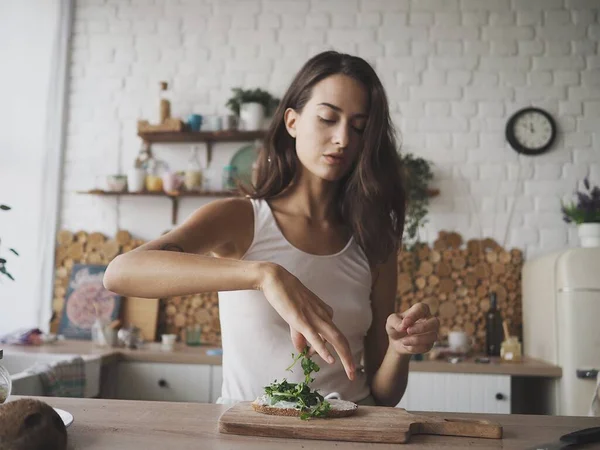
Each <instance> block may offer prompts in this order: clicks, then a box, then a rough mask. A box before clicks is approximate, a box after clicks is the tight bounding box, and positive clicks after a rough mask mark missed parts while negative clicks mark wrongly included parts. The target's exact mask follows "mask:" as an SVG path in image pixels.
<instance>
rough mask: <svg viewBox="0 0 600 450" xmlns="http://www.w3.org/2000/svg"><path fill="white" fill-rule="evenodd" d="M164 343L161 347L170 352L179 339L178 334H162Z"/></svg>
mask: <svg viewBox="0 0 600 450" xmlns="http://www.w3.org/2000/svg"><path fill="white" fill-rule="evenodd" d="M160 337H161V340H162V345H161V348H162V349H163V350H164V351H168V352H170V351H171V350H173V348H174V347H175V340H176V339H177V335H176V334H162V335H161V336H160Z"/></svg>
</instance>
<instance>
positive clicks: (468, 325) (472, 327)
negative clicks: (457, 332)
mask: <svg viewBox="0 0 600 450" xmlns="http://www.w3.org/2000/svg"><path fill="white" fill-rule="evenodd" d="M464 329H465V333H467V335H469V336H473V334H475V325H474V324H473V323H472V322H466V323H465V325H464Z"/></svg>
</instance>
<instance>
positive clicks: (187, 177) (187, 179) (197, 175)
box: [183, 146, 204, 191]
mask: <svg viewBox="0 0 600 450" xmlns="http://www.w3.org/2000/svg"><path fill="white" fill-rule="evenodd" d="M202 175H203V174H202V166H201V164H200V162H199V161H198V157H197V148H196V147H195V146H194V147H193V148H192V150H191V153H190V159H189V160H188V166H187V169H186V171H185V173H184V178H183V184H184V185H185V188H186V189H187V190H188V191H200V190H202V185H203V181H204V180H203V176H202Z"/></svg>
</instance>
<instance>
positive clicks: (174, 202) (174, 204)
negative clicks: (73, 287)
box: [77, 189, 440, 225]
mask: <svg viewBox="0 0 600 450" xmlns="http://www.w3.org/2000/svg"><path fill="white" fill-rule="evenodd" d="M77 193H78V194H86V195H101V196H106V197H125V196H129V197H165V198H169V199H171V223H172V224H173V225H176V224H177V215H178V212H179V199H180V198H182V197H238V196H240V195H241V194H240V193H239V192H238V191H175V192H169V193H167V192H147V191H143V192H127V191H125V192H113V191H103V190H101V189H91V190H89V191H77ZM428 193H429V196H430V197H436V196H438V195H440V190H439V189H429V191H428Z"/></svg>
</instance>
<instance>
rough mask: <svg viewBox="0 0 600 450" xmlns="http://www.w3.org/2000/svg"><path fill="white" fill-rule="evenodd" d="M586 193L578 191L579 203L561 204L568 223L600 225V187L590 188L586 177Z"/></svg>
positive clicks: (584, 181) (576, 193)
mask: <svg viewBox="0 0 600 450" xmlns="http://www.w3.org/2000/svg"><path fill="white" fill-rule="evenodd" d="M583 186H584V187H585V191H576V192H575V195H576V196H577V202H576V203H575V202H572V203H570V204H568V205H567V204H564V203H563V202H561V206H562V208H561V211H562V213H563V220H564V221H565V222H567V223H573V222H574V223H576V224H577V225H580V224H582V223H600V187H598V186H593V187H592V186H590V181H589V179H588V178H587V177H586V178H585V179H584V180H583Z"/></svg>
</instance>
